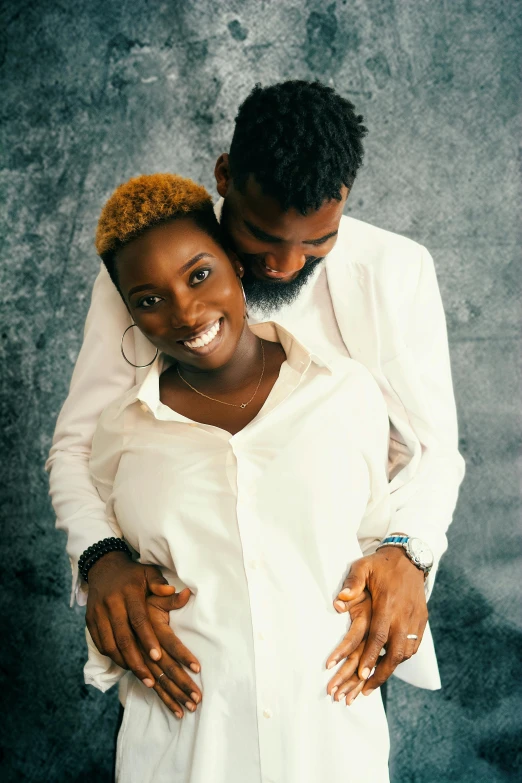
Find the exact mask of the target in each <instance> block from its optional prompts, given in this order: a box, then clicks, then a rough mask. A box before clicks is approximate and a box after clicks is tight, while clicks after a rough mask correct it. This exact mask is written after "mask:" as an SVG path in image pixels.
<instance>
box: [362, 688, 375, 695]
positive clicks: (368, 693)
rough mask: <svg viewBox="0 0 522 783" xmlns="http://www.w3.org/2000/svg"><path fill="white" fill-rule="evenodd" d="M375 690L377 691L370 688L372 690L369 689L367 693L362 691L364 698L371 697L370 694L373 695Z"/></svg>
mask: <svg viewBox="0 0 522 783" xmlns="http://www.w3.org/2000/svg"><path fill="white" fill-rule="evenodd" d="M374 690H375V688H370V689H369V690H367V691H362V695H363V696H369V695H370V693H373V692H374Z"/></svg>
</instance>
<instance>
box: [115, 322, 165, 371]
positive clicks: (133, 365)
mask: <svg viewBox="0 0 522 783" xmlns="http://www.w3.org/2000/svg"><path fill="white" fill-rule="evenodd" d="M137 325H138V324H131V325H130V326H128V327H127V328H126V329H125V331H124V332H123V334H122V337H121V345H120V348H121V355H122V356H123V358H124V359H125V361H126V362H127V364H130V366H131V367H136V368H138V369H141V368H142V367H150V365H151V364H154V362H155V361H156V359H157V358H158V353H159V351H158V349H157V348H156V353H155V354H154V358H153V359H152V361H150V362H149V363H148V364H133V363H132V362H129V360H128V359H127V357H126V356H125V351H124V350H123V339H124V337H125V335H126V334H127V332H128V331H129V329H132V327H133V326H137Z"/></svg>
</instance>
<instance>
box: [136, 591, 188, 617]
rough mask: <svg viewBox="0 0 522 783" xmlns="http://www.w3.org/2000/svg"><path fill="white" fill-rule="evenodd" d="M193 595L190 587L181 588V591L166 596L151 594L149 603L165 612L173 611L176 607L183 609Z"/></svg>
mask: <svg viewBox="0 0 522 783" xmlns="http://www.w3.org/2000/svg"><path fill="white" fill-rule="evenodd" d="M191 595H192V593H191V591H190V590H189V588H188V587H185V589H184V590H181V592H179V593H172V594H171V595H165V596H156V595H154V596H149V598H148V599H147V603H148V604H149V606H154V607H156V609H161V611H163V612H172V611H175V610H176V609H182V608H183V607H184V606H186V605H187V603H188V602H189V600H190V596H191Z"/></svg>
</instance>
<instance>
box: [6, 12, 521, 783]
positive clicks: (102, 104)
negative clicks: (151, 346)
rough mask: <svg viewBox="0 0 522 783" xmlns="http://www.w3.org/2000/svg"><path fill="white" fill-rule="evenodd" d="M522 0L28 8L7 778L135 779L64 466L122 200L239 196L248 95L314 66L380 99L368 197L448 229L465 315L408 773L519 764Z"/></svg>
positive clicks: (13, 169) (10, 467)
mask: <svg viewBox="0 0 522 783" xmlns="http://www.w3.org/2000/svg"><path fill="white" fill-rule="evenodd" d="M521 11H522V6H521V4H520V3H517V2H515V1H514V0H513V2H509V1H508V0H465V1H464V0H463V1H462V2H459V1H458V0H455V2H452V1H450V0H354V1H353V2H350V1H348V0H342V1H341V0H337V2H334V1H333V0H332V2H320V1H319V0H289V1H288V2H276V1H275V0H272V2H270V1H268V0H266V1H264V0H245V2H238V1H236V0H227V1H226V2H225V1H224V0H213V1H210V0H185V2H175V1H174V0H168V1H166V2H153V0H132V2H131V0H119V2H114V1H112V0H109V2H107V0H90V1H89V2H77V1H76V2H74V1H73V2H69V3H61V2H59V1H58V0H55V1H53V0H49V2H46V1H45V0H35V1H34V2H23V3H22V2H5V3H4V5H3V7H2V10H1V12H0V13H1V15H0V36H1V39H0V63H1V83H0V94H1V96H2V98H1V101H0V111H1V115H2V120H3V125H2V150H1V151H2V159H3V162H2V169H1V175H0V176H1V183H2V186H1V187H2V198H3V209H2V211H1V221H2V228H3V231H2V234H3V251H2V252H3V261H2V267H1V286H2V288H1V294H2V295H1V308H2V319H1V337H0V340H1V342H0V346H1V347H0V351H1V355H2V359H3V360H4V362H3V369H2V377H1V402H0V405H1V417H0V423H1V431H0V432H1V438H2V451H1V453H2V457H3V460H2V471H1V478H2V481H3V482H4V487H3V489H2V495H1V509H2V515H3V522H2V525H3V528H2V530H3V535H2V541H1V546H2V556H1V560H0V562H1V564H2V567H1V569H0V573H1V579H2V583H3V587H2V592H1V596H2V613H1V626H0V627H1V629H2V645H1V654H2V658H4V659H5V660H4V662H3V665H2V667H1V675H0V676H1V677H2V684H1V693H2V697H3V698H4V700H5V705H6V706H5V708H4V711H3V715H2V735H3V736H2V740H3V741H2V747H3V751H2V752H3V759H2V762H1V763H2V773H1V774H2V780H3V781H6V782H7V781H45V783H51V781H65V780H67V781H80V780H82V781H84V780H95V781H109V780H110V768H111V763H112V759H111V753H112V745H113V732H114V728H115V722H116V712H117V706H116V697H115V695H106V696H102V695H101V694H99V693H97V692H95V691H94V690H92V689H87V688H86V687H85V686H84V685H83V683H82V665H83V659H84V649H83V643H82V638H83V633H82V625H83V613H82V611H81V610H79V609H69V608H68V591H69V568H68V564H67V561H66V557H65V554H64V539H63V538H62V537H61V535H59V534H58V533H56V532H55V531H54V529H53V524H54V518H53V513H52V510H51V506H50V503H49V500H48V498H47V477H46V475H45V473H44V471H43V463H44V460H45V457H46V454H47V452H48V449H49V445H50V440H51V435H52V432H53V427H54V422H55V419H56V416H57V414H58V411H59V409H60V406H61V403H62V401H63V400H64V398H65V396H66V393H67V386H68V382H69V378H70V375H71V371H72V368H73V365H74V362H75V359H76V356H77V353H78V349H79V346H80V342H81V335H82V326H83V322H84V318H85V315H86V312H87V308H88V305H89V298H90V291H91V285H92V282H93V280H94V278H95V275H96V273H97V269H98V262H97V259H96V255H95V251H94V247H93V235H94V229H95V223H96V220H97V216H98V213H99V210H100V208H101V205H102V203H103V202H104V200H105V199H106V198H107V196H108V195H109V194H110V192H111V191H112V190H113V188H114V187H115V186H116V185H117V184H119V183H120V182H122V181H124V180H125V179H127V178H128V177H130V176H132V175H136V174H139V173H144V172H152V171H163V170H170V171H176V172H179V173H181V174H184V175H190V176H191V177H193V178H194V179H196V180H199V181H201V182H202V183H204V184H205V185H207V186H208V187H209V188H210V189H211V190H212V192H214V190H213V179H212V170H213V165H214V160H215V158H216V157H217V155H218V154H219V153H220V152H222V151H226V150H228V144H229V140H230V138H231V129H232V122H233V118H234V115H235V111H236V107H237V105H238V103H239V101H240V100H242V99H243V98H244V97H245V96H246V95H247V93H248V92H249V90H250V89H251V87H252V86H253V84H254V83H255V82H256V81H261V82H262V83H263V84H268V83H271V82H275V81H279V80H283V79H287V78H295V77H299V78H303V77H304V78H320V79H322V80H324V81H325V82H327V83H329V84H332V85H334V86H335V87H336V88H337V89H338V90H339V91H340V92H341V93H342V94H343V95H345V96H348V97H350V98H351V99H352V100H353V101H354V102H355V103H356V106H357V108H358V110H359V111H360V112H362V113H363V114H364V116H365V118H366V121H367V125H368V127H369V129H370V134H369V136H368V140H367V145H366V148H367V155H366V165H365V167H364V169H363V170H362V171H361V174H360V177H359V178H358V180H357V183H356V186H355V188H354V191H353V193H352V195H351V197H350V200H349V202H348V204H349V205H348V207H347V210H348V212H350V213H351V214H352V215H354V216H356V217H359V218H362V219H363V220H367V221H369V222H372V223H374V224H376V225H378V226H382V227H384V228H387V229H391V230H393V231H396V232H400V233H404V234H406V235H407V236H409V237H412V238H413V239H415V240H417V241H419V242H421V243H424V244H425V245H427V247H428V248H429V249H430V251H431V252H432V253H433V255H434V258H435V261H436V264H437V268H438V274H439V279H440V286H441V290H442V294H443V299H444V302H445V306H446V312H447V318H448V327H449V335H450V342H451V349H452V360H453V369H454V378H455V386H456V394H457V400H458V406H459V412H460V426H461V446H462V451H463V453H464V454H465V456H466V459H467V463H468V475H467V479H466V482H465V484H464V486H463V489H462V494H461V500H460V503H459V507H458V511H457V514H456V519H455V522H454V525H453V527H452V529H451V532H450V551H449V553H448V554H447V555H446V557H445V559H444V561H443V565H442V568H441V571H440V576H439V578H438V586H437V589H436V591H435V595H434V597H433V600H432V602H431V618H432V627H433V632H434V636H435V641H436V644H437V649H438V653H439V658H440V665H441V672H442V680H443V683H444V688H443V690H442V691H440V692H436V693H427V692H423V691H420V690H416V689H414V688H411V687H409V686H406V685H404V684H401V683H399V682H394V683H393V685H392V687H391V695H390V696H391V697H390V706H389V711H390V725H391V733H392V741H393V755H392V778H393V781H394V783H408V782H409V781H412V782H413V781H422V782H423V783H435V782H436V783H443V782H444V781H459V782H460V783H477V781H487V782H488V783H496V782H497V781H498V782H500V781H508V780H515V777H516V769H517V768H518V770H519V772H520V767H521V759H520V740H519V739H518V738H519V737H520V730H521V723H522V711H521V710H520V694H518V698H517V688H518V685H517V683H520V679H521V662H520V650H521V636H522V634H521V630H522V620H521V615H520V609H519V607H520V603H519V601H520V598H519V596H518V597H517V595H516V594H517V591H518V592H519V585H520V570H519V569H520V547H519V533H518V531H517V527H518V521H519V510H520V501H519V491H518V482H517V479H516V458H517V456H518V453H519V445H520V427H519V421H518V418H517V417H518V414H519V400H518V394H517V383H516V377H515V372H514V367H515V357H516V356H517V354H518V348H519V334H518V331H517V321H518V307H517V297H518V295H519V293H520V285H519V284H520V278H519V275H518V268H519V267H518V263H519V258H518V255H519V252H518V251H519V245H518V242H519V240H518V237H517V220H518V214H517V196H518V191H517V179H516V176H517V174H516V166H515V159H516V148H517V132H516V128H517V119H518V118H517V115H518V114H519V109H520V105H519V101H518V78H517V70H518V69H517V51H518V49H519V47H520V40H521V37H520V36H521V27H522V25H521V22H522V13H521ZM517 573H518V579H517ZM517 708H518V709H517ZM350 779H351V778H350V776H349V770H347V780H350ZM519 779H520V778H519ZM245 783H248V782H247V781H245ZM318 783H319V782H318ZM321 783H322V782H321Z"/></svg>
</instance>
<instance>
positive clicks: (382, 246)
mask: <svg viewBox="0 0 522 783" xmlns="http://www.w3.org/2000/svg"><path fill="white" fill-rule="evenodd" d="M337 245H338V248H337V249H338V250H340V251H341V252H343V253H345V252H346V256H347V258H348V257H349V258H350V259H352V260H354V261H356V262H357V263H360V264H365V265H380V264H386V263H387V262H388V261H391V260H394V259H397V258H401V260H402V261H403V262H408V261H409V262H410V263H414V264H419V263H420V260H421V256H422V254H423V252H424V251H425V248H424V247H423V246H422V245H420V244H419V243H418V242H415V241H414V240H413V239H410V238H409V237H405V236H403V235H402V234H395V233H394V232H393V231H387V230H385V229H384V228H379V227H378V226H374V225H372V224H371V223H365V222H364V221H363V220H358V219H356V218H353V217H348V216H346V215H343V217H342V218H341V223H340V226H339V238H338V241H337Z"/></svg>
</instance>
